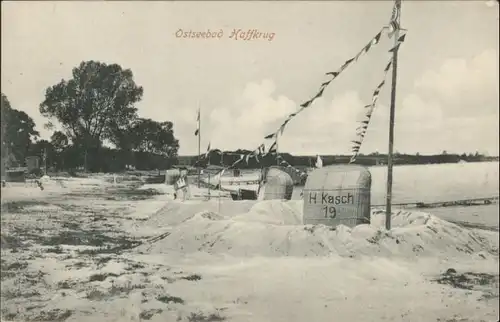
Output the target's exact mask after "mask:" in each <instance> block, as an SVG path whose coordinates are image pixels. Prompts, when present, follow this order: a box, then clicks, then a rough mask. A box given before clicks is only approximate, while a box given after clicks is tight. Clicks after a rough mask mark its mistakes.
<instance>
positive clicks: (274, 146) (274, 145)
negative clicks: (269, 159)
mask: <svg viewBox="0 0 500 322" xmlns="http://www.w3.org/2000/svg"><path fill="white" fill-rule="evenodd" d="M276 144H277V143H276V141H274V143H273V144H272V145H271V146H270V147H269V152H268V153H273V152H276Z"/></svg>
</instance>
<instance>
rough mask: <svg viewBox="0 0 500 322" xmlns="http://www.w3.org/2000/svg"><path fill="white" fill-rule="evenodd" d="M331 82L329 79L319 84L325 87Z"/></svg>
mask: <svg viewBox="0 0 500 322" xmlns="http://www.w3.org/2000/svg"><path fill="white" fill-rule="evenodd" d="M331 82H332V81H331V80H329V81H328V82H324V83H323V84H321V86H323V87H326V86H328V85H330V83H331Z"/></svg>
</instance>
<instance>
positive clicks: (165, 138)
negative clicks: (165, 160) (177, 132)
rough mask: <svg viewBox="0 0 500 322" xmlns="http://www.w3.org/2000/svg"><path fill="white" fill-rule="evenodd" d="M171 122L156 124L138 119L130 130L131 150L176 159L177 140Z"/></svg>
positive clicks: (148, 120)
mask: <svg viewBox="0 0 500 322" xmlns="http://www.w3.org/2000/svg"><path fill="white" fill-rule="evenodd" d="M173 127H174V125H173V123H172V122H168V121H167V122H156V121H153V120H151V119H145V118H139V119H137V120H136V122H134V124H133V125H132V127H131V128H130V132H129V134H130V141H131V144H132V149H133V150H135V151H141V152H151V153H155V154H160V155H165V156H169V157H176V156H177V152H178V150H179V140H177V139H176V138H175V137H174V129H173Z"/></svg>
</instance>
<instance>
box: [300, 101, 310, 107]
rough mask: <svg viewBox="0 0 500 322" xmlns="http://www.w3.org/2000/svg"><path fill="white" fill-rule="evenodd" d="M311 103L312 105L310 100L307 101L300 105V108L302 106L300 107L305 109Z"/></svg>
mask: <svg viewBox="0 0 500 322" xmlns="http://www.w3.org/2000/svg"><path fill="white" fill-rule="evenodd" d="M311 103H312V100H309V101H307V102H304V103H302V104H300V106H302V107H304V108H305V107H308V106H309V105H311Z"/></svg>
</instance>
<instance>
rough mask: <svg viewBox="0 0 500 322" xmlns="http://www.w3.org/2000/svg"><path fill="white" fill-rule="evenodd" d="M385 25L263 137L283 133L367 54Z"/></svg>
mask: <svg viewBox="0 0 500 322" xmlns="http://www.w3.org/2000/svg"><path fill="white" fill-rule="evenodd" d="M386 28H387V27H383V28H382V29H381V30H380V31H379V32H377V34H376V35H375V36H374V37H373V38H372V39H370V41H369V42H368V43H367V44H366V45H365V46H364V47H363V48H362V49H361V50H360V51H359V52H358V53H357V54H356V55H355V56H354V57H352V58H350V59H348V60H346V61H345V62H344V64H342V66H340V68H339V69H337V70H336V71H334V72H328V73H326V75H328V76H331V78H330V80H328V81H326V82H324V83H322V84H321V85H320V87H319V91H318V92H317V93H316V95H314V96H313V97H312V98H310V99H309V100H307V101H305V102H304V103H302V104H300V108H299V109H298V110H297V111H296V112H293V113H291V114H290V115H288V116H287V118H286V119H285V120H284V121H283V123H281V125H280V126H279V127H278V129H277V130H276V131H275V132H273V133H271V134H268V135H266V136H265V137H264V139H277V137H278V135H280V134H283V132H284V130H285V127H286V126H287V124H288V123H289V122H290V121H291V120H292V119H293V118H294V117H296V116H297V115H298V114H300V113H301V112H303V111H304V110H305V109H306V108H308V107H310V106H311V105H312V103H313V102H314V101H315V100H316V99H317V98H319V97H321V96H323V93H324V91H325V89H326V87H328V85H330V83H331V82H332V81H333V80H334V79H335V78H337V77H338V76H339V75H340V74H341V73H342V72H343V71H344V70H346V69H347V67H349V66H350V65H351V64H352V63H354V62H357V61H358V59H359V58H360V57H361V56H363V55H365V54H367V53H368V52H369V51H370V50H371V49H372V48H373V47H375V46H376V45H377V44H378V43H379V42H380V38H381V37H382V33H383V31H384V30H385V29H386Z"/></svg>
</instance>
